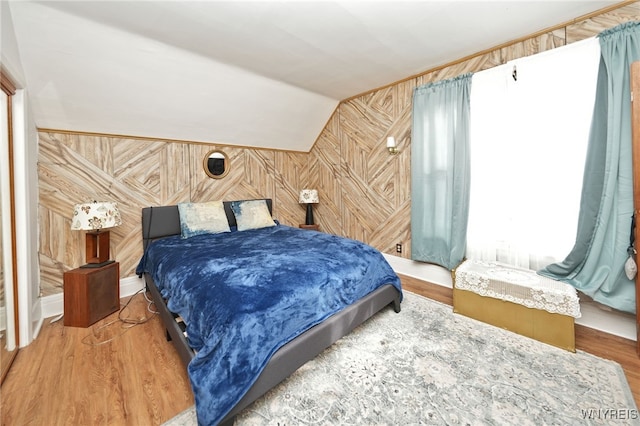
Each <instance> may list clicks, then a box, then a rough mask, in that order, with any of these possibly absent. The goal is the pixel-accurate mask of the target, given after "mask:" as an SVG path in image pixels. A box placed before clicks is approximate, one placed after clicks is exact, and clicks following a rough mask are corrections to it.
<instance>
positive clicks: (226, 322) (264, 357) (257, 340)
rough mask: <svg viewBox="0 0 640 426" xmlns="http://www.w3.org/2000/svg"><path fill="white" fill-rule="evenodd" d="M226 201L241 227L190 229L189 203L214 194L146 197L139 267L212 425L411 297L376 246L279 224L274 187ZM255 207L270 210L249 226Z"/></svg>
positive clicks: (228, 420)
mask: <svg viewBox="0 0 640 426" xmlns="http://www.w3.org/2000/svg"><path fill="white" fill-rule="evenodd" d="M215 203H219V205H218V206H216V208H217V209H218V210H219V211H218V213H217V215H218V219H216V220H218V221H219V220H220V216H221V215H222V216H224V220H225V221H226V222H227V224H228V229H229V230H226V229H225V230H223V231H221V232H213V233H207V232H204V233H200V232H196V233H195V234H189V232H191V231H192V229H187V231H185V224H184V221H185V218H186V217H187V213H189V212H191V213H193V212H194V211H196V210H193V209H196V207H197V209H200V210H198V211H200V212H201V211H202V208H203V205H204V204H207V205H208V203H181V204H179V205H172V206H160V207H147V208H143V209H142V234H143V248H144V254H143V257H142V259H141V260H140V263H139V265H138V268H137V273H138V274H139V275H140V276H144V280H145V283H146V286H147V289H148V291H149V293H150V294H151V297H152V298H153V301H154V303H155V305H156V307H157V309H158V311H159V314H160V317H161V318H162V321H163V323H164V325H165V327H166V330H167V337H168V338H169V339H170V340H171V341H172V342H173V344H174V346H175V348H176V350H177V352H178V354H179V355H180V357H181V359H182V361H183V362H184V363H185V365H186V366H187V370H188V373H189V378H190V380H191V385H192V389H193V391H194V396H195V400H196V412H197V416H198V422H199V424H206V425H208V424H232V423H233V421H234V418H235V415H236V414H238V413H239V412H240V411H241V410H242V409H244V408H245V407H247V406H248V405H249V404H251V403H252V402H253V401H255V400H256V399H257V398H259V397H260V396H262V395H263V394H264V393H265V392H266V391H268V390H269V389H271V388H272V387H274V386H275V385H277V384H278V383H279V382H280V381H282V380H284V379H285V378H286V377H288V376H289V375H291V373H293V372H294V371H295V370H296V369H298V368H299V367H300V366H301V365H303V364H304V363H305V362H307V361H308V360H310V359H312V358H314V357H315V356H316V355H317V354H319V353H320V352H322V351H323V350H324V349H326V348H327V347H329V346H330V345H331V344H332V343H334V342H335V341H337V340H338V339H340V338H341V337H342V336H344V335H346V334H347V333H349V332H350V331H351V330H353V329H354V328H355V327H357V326H358V325H360V324H361V323H363V322H364V321H366V320H367V319H368V318H370V317H371V316H373V315H374V314H375V313H377V312H378V311H380V310H381V309H383V308H385V307H387V306H389V305H391V306H392V307H393V309H394V310H395V311H396V312H400V303H401V300H402V288H401V285H400V280H399V278H398V277H397V275H396V274H395V273H394V272H393V270H392V269H391V267H390V266H389V264H388V263H387V262H386V260H385V259H384V257H383V256H382V255H381V253H380V252H378V251H377V250H375V249H373V248H372V247H370V246H368V245H366V244H363V243H360V242H358V241H355V240H350V239H346V238H342V237H338V236H335V235H330V234H326V233H322V232H317V231H311V230H305V229H300V228H293V227H289V226H286V225H282V224H279V223H277V221H273V219H271V214H272V200H271V199H263V200H241V201H225V202H215ZM194 206H196V207H194ZM187 207H188V208H191V209H192V210H186V209H187ZM243 208H244V210H242V209H243ZM255 208H258V211H260V212H261V213H260V214H258V215H256V217H258V216H260V215H262V216H264V215H268V216H269V219H265V220H266V221H267V222H266V224H265V226H261V225H260V223H261V222H260V221H258V222H257V223H258V225H260V226H256V227H252V226H253V225H251V223H252V222H249V223H250V226H249V227H247V221H246V220H245V217H247V216H251V217H252V215H253V213H255V212H256V210H255ZM220 209H221V210H220ZM263 210H265V211H266V213H265V212H264V211H263ZM185 211H186V212H187V213H185ZM221 212H222V213H221ZM247 212H250V213H252V214H251V215H250V214H248V213H247ZM198 214H200V213H198ZM181 217H182V219H183V220H182V222H181ZM269 220H272V221H273V222H272V223H269V222H268V221H269ZM263 224H264V223H263ZM223 225H224V224H223ZM194 229H196V230H197V228H194ZM185 232H186V234H187V235H186V236H187V237H188V238H183V237H184V236H185Z"/></svg>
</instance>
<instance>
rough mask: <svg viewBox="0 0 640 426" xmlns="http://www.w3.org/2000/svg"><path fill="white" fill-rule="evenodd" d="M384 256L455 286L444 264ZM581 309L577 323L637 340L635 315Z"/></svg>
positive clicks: (398, 267)
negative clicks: (580, 315)
mask: <svg viewBox="0 0 640 426" xmlns="http://www.w3.org/2000/svg"><path fill="white" fill-rule="evenodd" d="M384 257H385V259H387V261H388V262H389V265H391V267H392V268H393V270H394V271H396V272H397V273H399V274H403V275H408V276H410V277H413V278H416V279H419V280H422V281H427V282H430V283H433V284H437V285H441V286H443V287H448V288H453V279H452V277H451V271H449V270H448V269H446V268H444V267H442V266H438V265H433V264H430V263H422V262H416V261H413V260H411V259H405V258H403V257H398V256H392V255H390V254H384ZM580 311H581V313H582V317H581V318H577V319H576V324H579V325H583V326H585V327H589V328H593V329H595V330H600V331H603V332H605V333H609V334H613V335H615V336H619V337H623V338H625V339H629V340H633V341H636V340H637V335H636V323H635V318H634V316H633V315H630V314H625V313H623V312H617V311H613V310H612V311H609V310H605V309H603V308H602V307H599V306H597V305H596V304H592V303H580Z"/></svg>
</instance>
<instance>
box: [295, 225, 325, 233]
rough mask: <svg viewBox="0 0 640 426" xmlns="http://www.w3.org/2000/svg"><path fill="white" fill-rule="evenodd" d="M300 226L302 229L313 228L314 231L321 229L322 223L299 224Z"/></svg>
mask: <svg viewBox="0 0 640 426" xmlns="http://www.w3.org/2000/svg"><path fill="white" fill-rule="evenodd" d="M298 226H300V228H302V229H313V230H314V231H319V230H320V225H318V224H315V225H303V224H301V225H298Z"/></svg>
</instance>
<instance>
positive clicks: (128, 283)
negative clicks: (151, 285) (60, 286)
mask: <svg viewBox="0 0 640 426" xmlns="http://www.w3.org/2000/svg"><path fill="white" fill-rule="evenodd" d="M143 287H144V281H143V280H142V278H138V277H137V276H136V275H134V276H132V277H126V278H122V279H121V280H120V297H127V296H131V295H133V294H135V293H136V292H138V291H139V290H140V289H142V288H143ZM40 304H41V308H42V318H50V317H55V316H58V315H62V314H63V313H64V296H63V294H62V293H58V294H52V295H51V296H45V297H43V298H41V299H40Z"/></svg>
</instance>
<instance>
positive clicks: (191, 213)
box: [178, 201, 231, 238]
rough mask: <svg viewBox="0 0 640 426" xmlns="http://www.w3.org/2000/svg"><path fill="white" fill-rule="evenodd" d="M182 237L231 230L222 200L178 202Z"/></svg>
mask: <svg viewBox="0 0 640 426" xmlns="http://www.w3.org/2000/svg"><path fill="white" fill-rule="evenodd" d="M178 211H179V212H180V231H181V234H182V238H189V237H193V236H196V235H202V234H219V233H222V232H231V229H230V228H229V221H228V220H227V215H226V214H225V212H224V204H223V203H222V201H209V202H206V203H179V204H178Z"/></svg>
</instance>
